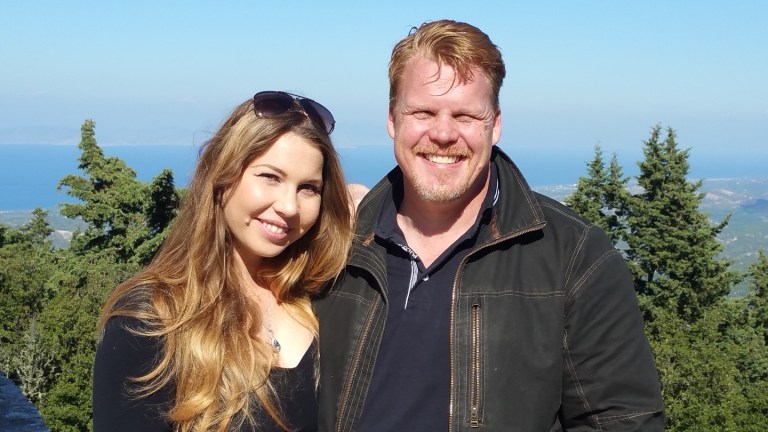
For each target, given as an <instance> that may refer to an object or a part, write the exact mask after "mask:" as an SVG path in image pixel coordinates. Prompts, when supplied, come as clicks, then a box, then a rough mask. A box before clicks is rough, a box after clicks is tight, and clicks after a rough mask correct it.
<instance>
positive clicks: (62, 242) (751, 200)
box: [0, 177, 768, 295]
mask: <svg viewBox="0 0 768 432" xmlns="http://www.w3.org/2000/svg"><path fill="white" fill-rule="evenodd" d="M574 187H575V184H564V185H549V186H537V187H534V188H533V189H535V190H536V191H538V192H541V193H543V194H545V195H548V196H550V197H552V198H555V199H557V200H560V201H562V200H564V199H565V197H567V196H568V195H570V194H571V193H573V190H574ZM630 187H631V186H630ZM701 192H703V193H705V197H704V200H703V201H702V203H701V210H702V211H704V212H706V213H707V214H709V216H710V219H711V220H712V222H713V223H718V222H720V221H722V220H723V219H724V218H725V217H727V216H728V215H730V216H731V219H730V221H729V223H728V226H727V227H726V228H725V229H724V230H723V232H722V233H721V234H720V240H721V241H722V242H723V244H724V245H725V249H724V254H725V256H727V257H728V258H730V259H731V260H733V262H734V267H735V268H737V269H739V270H742V271H744V270H746V269H747V267H749V265H750V264H751V263H753V262H754V261H755V259H756V256H757V252H758V251H759V250H760V249H765V250H768V177H745V178H720V179H707V180H704V183H703V185H702V187H701ZM48 212H49V220H50V223H51V226H52V227H53V228H54V229H55V230H56V231H55V232H54V233H53V235H52V236H51V237H52V240H53V241H54V244H55V245H56V246H57V247H65V246H66V245H67V243H68V241H69V239H70V238H71V235H72V232H73V231H75V230H76V229H77V228H78V227H82V223H81V222H78V221H73V220H71V219H67V218H65V217H63V216H61V215H59V214H58V211H57V209H55V208H54V209H48ZM30 215H31V212H30V211H0V223H4V224H8V225H11V226H20V225H22V224H24V223H25V222H26V221H28V220H29V218H30ZM745 289H746V288H745V287H743V286H741V287H739V289H738V291H737V292H735V293H734V294H735V295H739V294H742V293H743V291H744V290H745Z"/></svg>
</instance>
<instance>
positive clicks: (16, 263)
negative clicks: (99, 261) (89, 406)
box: [0, 209, 57, 399]
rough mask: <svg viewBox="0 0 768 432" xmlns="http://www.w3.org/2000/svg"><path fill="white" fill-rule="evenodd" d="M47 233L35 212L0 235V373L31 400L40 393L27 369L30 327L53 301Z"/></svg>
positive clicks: (32, 372) (32, 331)
mask: <svg viewBox="0 0 768 432" xmlns="http://www.w3.org/2000/svg"><path fill="white" fill-rule="evenodd" d="M50 233H51V228H50V226H49V225H48V223H47V222H46V213H45V212H44V211H42V210H40V209H36V210H35V211H34V213H33V217H32V220H30V221H29V222H28V223H27V224H25V225H24V226H22V227H20V228H18V229H13V228H9V227H3V228H2V230H1V231H0V317H2V320H0V367H1V368H2V370H3V372H4V373H5V374H6V375H7V376H8V377H9V378H11V379H13V380H15V381H16V382H18V383H19V384H20V385H21V386H22V389H24V388H26V389H29V391H30V393H29V394H28V395H29V396H30V397H31V398H33V399H34V398H37V397H39V395H40V390H41V389H40V382H39V379H40V377H39V374H40V372H39V371H35V370H34V366H33V365H32V364H29V363H28V361H30V360H32V359H37V358H38V356H39V355H40V353H34V352H33V351H34V350H33V348H32V346H33V345H34V341H35V340H36V338H37V335H36V330H35V329H34V328H32V326H33V323H34V321H35V317H36V316H37V315H38V314H39V313H40V312H41V311H42V310H43V308H44V306H45V304H46V302H47V301H48V300H49V299H50V298H51V297H52V296H53V290H52V289H51V287H50V285H49V284H48V279H49V277H50V275H51V274H52V272H53V265H55V264H56V262H57V256H56V253H55V252H54V250H53V247H52V245H51V243H50V241H48V240H47V237H48V235H49V234H50ZM30 344H32V345H30ZM30 350H32V351H30ZM23 356H30V357H26V358H25V357H23Z"/></svg>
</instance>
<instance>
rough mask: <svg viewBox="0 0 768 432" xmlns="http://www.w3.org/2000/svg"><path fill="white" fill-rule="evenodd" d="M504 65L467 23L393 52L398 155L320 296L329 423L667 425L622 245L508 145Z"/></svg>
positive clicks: (526, 427) (385, 427)
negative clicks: (501, 145) (518, 160)
mask: <svg viewBox="0 0 768 432" xmlns="http://www.w3.org/2000/svg"><path fill="white" fill-rule="evenodd" d="M504 75H505V68H504V63H503V61H502V59H501V53H500V52H499V50H498V48H497V47H496V46H495V45H494V44H493V43H492V42H491V41H490V39H489V38H488V36H487V35H485V34H484V33H483V32H481V31H480V30H479V29H477V28H475V27H473V26H471V25H468V24H465V23H459V22H454V21H437V22H432V23H426V24H424V25H422V26H421V27H419V28H418V29H416V30H415V31H414V32H412V33H411V34H410V35H409V36H408V37H406V38H405V39H404V40H402V41H401V42H400V43H398V44H397V46H396V47H395V48H394V50H393V53H392V59H391V62H390V67H389V79H390V104H389V119H388V122H387V130H388V131H389V134H390V136H391V137H392V138H393V140H394V149H395V156H396V159H397V164H398V166H397V167H396V168H395V169H394V170H392V171H391V172H390V173H389V174H388V175H387V177H386V178H384V179H383V180H382V181H381V182H379V184H377V185H376V186H375V187H374V188H372V189H371V191H370V192H369V193H368V194H367V195H366V196H365V198H364V199H363V201H362V202H361V203H360V207H359V210H358V215H357V228H356V230H357V239H356V241H355V245H354V246H353V249H352V251H351V253H350V257H349V263H348V265H347V268H346V271H345V272H344V274H343V275H342V276H340V277H339V279H338V280H337V281H336V283H335V285H334V286H333V287H332V288H331V289H330V290H329V292H328V293H327V295H326V296H325V297H324V298H322V299H320V300H319V301H318V302H317V303H316V307H317V312H318V314H319V319H320V352H321V356H320V362H321V366H320V369H321V374H320V404H321V406H320V416H321V425H320V428H321V430H327V431H331V430H333V431H350V430H360V431H366V432H367V431H446V430H449V431H460V430H462V431H463V430H473V429H475V428H482V429H483V430H486V431H545V432H546V431H557V430H570V431H577V430H578V431H587V430H589V431H619V430H621V431H628V430H643V431H655V430H663V425H664V416H663V406H662V401H661V394H660V390H659V381H658V376H657V372H656V368H655V365H654V362H653V358H652V356H651V352H650V349H649V346H648V341H647V339H646V337H645V334H644V331H643V323H642V318H641V316H640V312H639V309H638V306H637V302H636V298H635V295H634V289H633V285H632V278H631V275H630V273H629V271H628V269H627V266H626V263H625V262H624V260H623V258H622V256H621V255H620V254H619V253H618V252H617V251H616V250H615V249H614V248H613V247H612V245H611V243H610V241H609V240H608V238H607V237H606V236H605V234H604V233H603V232H602V231H600V229H598V228H597V227H596V226H595V225H593V224H591V223H589V222H587V221H585V220H583V219H582V218H580V217H578V216H577V215H575V214H574V213H573V212H571V211H570V210H568V209H567V208H565V207H564V206H562V205H561V204H559V203H558V202H556V201H554V200H552V199H549V198H547V197H544V196H542V195H539V194H537V193H534V192H533V191H531V189H530V188H529V187H528V185H527V183H526V182H525V180H524V179H523V177H522V175H521V174H520V172H519V171H518V170H517V168H516V167H515V165H514V164H513V163H512V161H511V160H510V159H509V157H508V156H507V155H505V154H504V153H503V152H502V151H501V150H499V149H498V148H497V147H495V145H496V143H497V142H498V141H499V137H500V136H501V110H500V109H499V101H498V98H499V89H500V87H501V84H502V81H503V78H504ZM545 168H546V167H545Z"/></svg>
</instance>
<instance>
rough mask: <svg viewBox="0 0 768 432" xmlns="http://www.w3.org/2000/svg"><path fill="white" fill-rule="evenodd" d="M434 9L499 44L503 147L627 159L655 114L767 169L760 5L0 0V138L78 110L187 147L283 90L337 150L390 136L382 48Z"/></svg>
mask: <svg viewBox="0 0 768 432" xmlns="http://www.w3.org/2000/svg"><path fill="white" fill-rule="evenodd" d="M440 18H450V19H456V20H461V21H467V22H469V23H472V24H474V25H476V26H478V27H480V28H481V29H482V30H483V31H485V32H486V33H488V35H489V36H490V37H491V39H492V40H493V41H494V42H495V43H496V44H497V45H498V46H499V47H500V48H501V50H502V53H503V55H504V58H505V61H506V65H507V71H508V72H507V78H506V80H505V82H504V86H503V87H502V94H501V107H502V119H503V133H502V139H501V144H500V145H501V146H502V147H503V148H504V149H506V150H508V152H509V153H511V154H512V156H513V157H514V156H515V154H516V153H518V154H521V155H524V154H531V153H537V154H557V155H560V156H563V157H566V156H567V157H573V158H575V161H574V163H579V164H581V163H583V162H585V161H586V160H587V159H589V158H591V156H592V149H593V146H595V145H601V146H602V147H603V149H604V150H605V151H606V152H607V153H612V152H617V153H618V154H619V155H620V159H625V160H632V161H637V160H639V159H640V158H641V157H642V153H641V144H642V141H643V140H644V139H647V137H648V133H649V130H650V128H651V127H652V126H653V125H655V124H657V123H660V124H662V125H664V126H671V127H673V128H675V129H676V130H677V131H678V137H679V143H680V145H681V146H682V147H684V148H689V147H690V148H692V154H693V156H694V157H693V159H694V161H695V160H696V158H702V159H703V158H705V157H706V158H714V159H720V160H723V161H737V160H746V161H751V162H753V163H754V162H755V161H762V162H764V163H765V164H768V25H766V22H768V2H765V1H760V0H752V1H750V0H742V1H706V0H700V1H607V0H606V1H538V2H533V1H516V0H501V1H494V0H484V1H478V2H468V1H448V0H443V1H439V2H438V1H435V2H418V1H413V0H410V1H400V0H392V1H386V2H371V4H370V5H369V4H367V3H366V2H361V1H335V2H330V1H324V2H319V1H284V2H278V1H269V2H266V1H257V0H251V1H236V0H230V1H219V2H214V1H162V2H161V1H143V0H134V1H131V2H106V1H88V2H84V1H66V2H61V1H52V0H51V1H35V0H29V1H23V2H21V1H19V2H2V5H0V144H2V143H5V144H7V143H22V144H26V143H30V144H33V143H73V144H74V143H76V142H78V141H79V126H80V124H81V123H82V122H83V120H84V119H86V118H91V119H94V120H95V121H96V133H97V139H98V140H99V143H101V144H103V145H110V144H180V145H199V144H201V143H202V142H204V141H205V140H206V139H207V138H208V136H209V135H210V133H211V131H213V130H215V128H216V127H217V125H218V124H219V122H220V121H221V120H222V119H223V118H224V117H225V116H226V114H227V113H228V112H229V110H230V109H231V108H232V107H234V106H235V105H236V104H238V103H239V102H241V101H243V100H245V99H247V98H249V97H250V96H252V95H253V93H255V92H257V91H259V90H265V89H283V90H288V91H292V92H295V93H300V94H304V95H307V96H309V97H312V98H313V99H316V100H318V101H320V102H321V103H323V104H324V105H326V106H327V107H329V108H330V109H331V110H332V111H333V112H334V114H335V116H336V118H337V121H338V123H337V129H336V132H334V140H335V142H336V144H337V145H339V146H344V147H349V146H366V145H390V140H389V137H388V136H387V134H386V129H385V119H386V109H387V92H388V83H387V70H386V69H387V62H388V61H389V54H390V52H391V49H392V46H393V45H394V44H395V43H396V42H397V41H398V40H399V39H400V38H402V37H403V36H405V35H406V34H407V33H408V30H409V29H410V27H412V26H417V25H419V24H421V23H422V22H424V21H427V20H434V19H440ZM762 162H761V163H762ZM726 163H731V162H726ZM766 171H767V172H768V170H766Z"/></svg>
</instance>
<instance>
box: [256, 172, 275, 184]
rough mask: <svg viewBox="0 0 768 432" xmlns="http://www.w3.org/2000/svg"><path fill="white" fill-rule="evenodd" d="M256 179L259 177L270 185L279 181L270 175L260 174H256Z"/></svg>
mask: <svg viewBox="0 0 768 432" xmlns="http://www.w3.org/2000/svg"><path fill="white" fill-rule="evenodd" d="M258 177H261V178H263V179H264V180H266V181H268V182H270V183H277V182H279V181H280V178H279V177H277V176H276V175H275V174H272V173H261V174H258Z"/></svg>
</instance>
